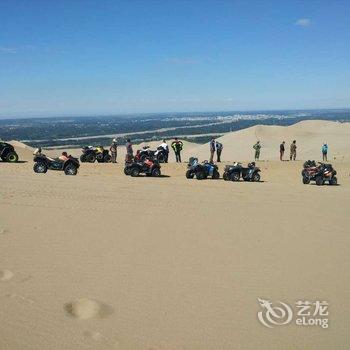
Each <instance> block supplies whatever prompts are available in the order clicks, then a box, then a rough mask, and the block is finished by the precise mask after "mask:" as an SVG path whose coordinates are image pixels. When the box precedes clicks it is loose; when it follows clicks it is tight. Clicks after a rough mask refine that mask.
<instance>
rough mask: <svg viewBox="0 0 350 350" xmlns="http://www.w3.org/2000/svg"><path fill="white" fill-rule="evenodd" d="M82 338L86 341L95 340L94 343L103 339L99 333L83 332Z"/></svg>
mask: <svg viewBox="0 0 350 350" xmlns="http://www.w3.org/2000/svg"><path fill="white" fill-rule="evenodd" d="M84 337H85V338H87V339H92V340H95V341H99V340H103V339H104V336H103V335H102V334H101V333H100V332H96V331H85V332H84Z"/></svg>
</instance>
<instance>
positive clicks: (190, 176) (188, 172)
mask: <svg viewBox="0 0 350 350" xmlns="http://www.w3.org/2000/svg"><path fill="white" fill-rule="evenodd" d="M186 178H187V179H193V178H194V173H193V171H192V170H187V171H186Z"/></svg>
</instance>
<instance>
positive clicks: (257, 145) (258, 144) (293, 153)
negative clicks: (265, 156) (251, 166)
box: [253, 140, 328, 161]
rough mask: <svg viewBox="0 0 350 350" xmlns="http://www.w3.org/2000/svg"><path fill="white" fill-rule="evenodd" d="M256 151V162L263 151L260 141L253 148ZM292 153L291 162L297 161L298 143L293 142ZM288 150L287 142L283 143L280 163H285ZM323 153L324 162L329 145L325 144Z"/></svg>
mask: <svg viewBox="0 0 350 350" xmlns="http://www.w3.org/2000/svg"><path fill="white" fill-rule="evenodd" d="M253 148H254V150H255V156H254V158H255V160H259V158H260V150H261V143H260V141H258V142H257V143H256V144H255V145H254V146H253ZM289 149H290V152H289V160H290V161H292V160H296V158H297V141H296V140H293V142H292V143H291V144H290V147H289ZM285 150H286V142H285V141H282V143H281V144H280V161H283V160H284V159H283V157H284V153H285ZM321 153H322V159H323V161H327V154H328V145H327V143H324V144H323V145H322V148H321Z"/></svg>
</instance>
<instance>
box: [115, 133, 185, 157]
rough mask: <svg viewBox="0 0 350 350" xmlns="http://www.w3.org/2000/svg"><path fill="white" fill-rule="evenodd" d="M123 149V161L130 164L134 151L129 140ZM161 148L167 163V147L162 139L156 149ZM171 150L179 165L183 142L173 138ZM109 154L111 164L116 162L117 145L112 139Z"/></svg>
mask: <svg viewBox="0 0 350 350" xmlns="http://www.w3.org/2000/svg"><path fill="white" fill-rule="evenodd" d="M125 148H126V156H125V161H126V162H130V161H132V160H133V158H134V150H133V144H132V142H131V140H130V139H127V140H126V143H125ZM159 148H161V149H162V150H163V152H164V155H165V157H164V158H165V162H166V163H167V162H168V158H169V146H168V144H167V142H166V140H165V139H164V140H163V141H162V143H161V144H160V145H159V146H158V149H159ZM171 148H172V149H173V151H174V154H175V159H176V162H177V163H181V151H182V150H183V142H182V141H181V140H179V139H178V138H177V137H175V138H174V141H173V142H172V143H171ZM109 150H110V152H111V157H112V163H116V162H117V150H118V143H117V140H116V139H113V141H112V144H111V147H110V148H109Z"/></svg>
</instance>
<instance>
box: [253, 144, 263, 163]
mask: <svg viewBox="0 0 350 350" xmlns="http://www.w3.org/2000/svg"><path fill="white" fill-rule="evenodd" d="M253 148H254V149H255V157H254V158H255V160H259V158H260V150H261V144H260V141H258V142H257V143H256V144H255V145H254V146H253Z"/></svg>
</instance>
